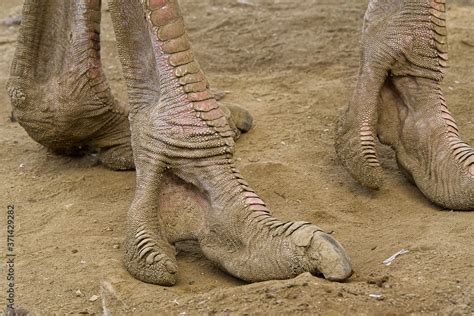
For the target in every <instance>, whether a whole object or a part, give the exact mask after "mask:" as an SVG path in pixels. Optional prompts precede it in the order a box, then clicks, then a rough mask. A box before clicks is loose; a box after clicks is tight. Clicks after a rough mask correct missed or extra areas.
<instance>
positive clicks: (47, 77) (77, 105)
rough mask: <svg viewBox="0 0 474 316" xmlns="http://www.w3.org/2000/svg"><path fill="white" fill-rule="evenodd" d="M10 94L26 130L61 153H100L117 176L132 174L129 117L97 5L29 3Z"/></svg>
mask: <svg viewBox="0 0 474 316" xmlns="http://www.w3.org/2000/svg"><path fill="white" fill-rule="evenodd" d="M8 93H9V95H10V98H11V103H12V107H13V113H14V115H15V117H16V118H17V119H18V122H19V123H20V125H21V126H23V128H24V129H25V130H26V131H27V132H28V134H29V135H30V136H31V137H32V138H33V139H34V140H36V141H37V142H39V143H40V144H42V145H44V146H46V147H48V148H50V149H52V150H54V151H56V152H60V153H74V152H79V151H83V150H87V149H94V150H99V154H98V156H99V159H100V160H101V161H102V162H103V163H104V164H105V165H107V166H108V167H110V168H112V169H130V168H133V160H132V151H131V146H130V128H129V124H128V120H127V111H126V110H125V109H124V108H123V107H122V106H120V104H118V102H117V101H116V100H114V97H113V96H112V94H111V91H110V88H109V86H108V84H107V80H106V78H105V75H104V73H103V71H102V68H101V61H100V1H99V0H77V1H69V0H68V1H64V0H26V1H25V3H24V6H23V20H22V24H21V27H20V34H19V37H18V43H17V49H16V52H15V56H14V59H13V64H12V67H11V73H10V80H9V82H8Z"/></svg>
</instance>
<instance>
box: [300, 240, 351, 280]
mask: <svg viewBox="0 0 474 316" xmlns="http://www.w3.org/2000/svg"><path fill="white" fill-rule="evenodd" d="M307 253H308V255H309V257H310V259H311V261H312V264H314V267H315V268H316V269H317V272H320V273H322V274H323V275H324V278H326V279H327V280H330V281H344V280H346V279H348V278H349V277H350V276H351V275H352V273H353V271H352V265H351V262H350V260H349V258H348V257H347V255H346V253H345V251H344V248H342V246H341V244H339V243H338V242H337V241H336V240H335V239H334V238H332V237H331V236H330V235H328V234H326V233H324V232H322V231H316V232H315V233H314V234H313V235H312V239H311V245H310V247H309V248H308V251H307ZM315 272H316V271H315Z"/></svg>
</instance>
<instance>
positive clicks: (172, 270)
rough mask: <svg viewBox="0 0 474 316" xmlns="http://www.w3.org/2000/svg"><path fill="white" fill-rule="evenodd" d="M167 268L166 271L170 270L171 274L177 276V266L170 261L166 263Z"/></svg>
mask: <svg viewBox="0 0 474 316" xmlns="http://www.w3.org/2000/svg"><path fill="white" fill-rule="evenodd" d="M165 267H166V270H168V272H169V273H171V274H175V273H176V272H177V271H178V270H177V268H176V266H175V265H174V264H173V263H172V262H171V261H169V260H166V261H165Z"/></svg>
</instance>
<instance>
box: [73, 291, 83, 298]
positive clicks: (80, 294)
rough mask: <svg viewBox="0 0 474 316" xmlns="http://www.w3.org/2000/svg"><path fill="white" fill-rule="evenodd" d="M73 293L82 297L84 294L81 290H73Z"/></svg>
mask: <svg viewBox="0 0 474 316" xmlns="http://www.w3.org/2000/svg"><path fill="white" fill-rule="evenodd" d="M74 294H76V296H77V297H83V296H84V294H82V292H81V290H77V291H76V292H74Z"/></svg>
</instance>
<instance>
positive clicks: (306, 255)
mask: <svg viewBox="0 0 474 316" xmlns="http://www.w3.org/2000/svg"><path fill="white" fill-rule="evenodd" d="M111 12H112V15H113V22H114V28H115V31H116V35H117V41H118V47H119V53H120V57H121V61H122V65H123V70H124V76H125V78H126V80H127V85H128V89H129V99H130V102H131V106H132V110H131V115H130V120H131V130H132V148H133V153H134V159H135V164H136V169H137V187H136V192H135V198H134V200H133V202H132V205H131V207H130V210H129V213H128V224H127V236H126V240H125V265H126V266H127V269H128V270H129V271H130V272H131V273H132V274H133V275H134V276H135V277H137V278H139V279H141V280H143V281H145V282H151V283H157V284H163V285H172V284H174V283H175V282H176V270H177V266H176V259H175V256H174V248H173V246H172V243H173V242H175V241H177V240H183V239H196V240H198V242H199V244H200V246H201V248H202V251H203V253H204V254H205V255H206V256H207V257H208V258H209V259H210V260H212V261H214V262H215V263H217V264H218V265H219V266H220V267H221V268H222V269H224V270H225V271H227V272H229V273H231V274H233V275H234V276H236V277H238V278H241V279H244V280H248V281H260V280H268V279H282V278H290V277H293V276H296V275H298V274H300V273H302V272H307V271H309V272H313V273H322V274H323V275H324V276H325V277H326V278H328V279H330V280H344V279H346V278H348V277H349V276H350V275H351V273H352V269H351V265H350V262H349V260H348V258H347V256H346V255H345V252H344V250H343V248H342V247H341V246H340V245H339V243H338V242H337V241H336V240H334V239H333V238H332V237H331V236H329V235H328V234H326V233H324V232H323V231H322V230H321V229H320V228H318V227H316V226H314V225H312V224H310V223H307V222H283V221H280V220H278V219H276V218H274V217H272V215H271V214H270V211H269V210H268V209H267V207H266V206H265V203H264V202H263V201H262V200H261V199H260V198H259V197H258V195H257V194H256V193H255V192H254V190H253V189H252V188H251V187H250V186H249V184H248V183H247V182H246V181H245V180H244V179H243V178H242V176H241V175H240V173H239V171H238V170H237V169H236V167H235V164H234V159H233V152H234V139H233V137H234V136H235V131H234V129H233V128H231V127H230V126H229V123H228V121H227V119H226V118H225V116H224V114H223V111H222V109H221V108H220V107H219V105H218V104H217V102H216V101H215V99H214V98H213V96H212V95H211V93H210V92H209V90H208V85H207V81H206V79H205V77H204V74H203V72H202V70H201V68H200V66H199V64H198V63H197V62H196V60H195V58H194V55H193V52H192V49H191V46H190V43H189V40H188V37H187V35H186V32H185V28H184V24H183V18H182V16H181V14H180V11H179V7H178V3H177V1H172V0H148V1H139V0H114V1H112V2H111ZM171 175H174V177H175V178H179V181H181V182H182V183H183V184H185V185H186V186H187V187H188V188H189V191H190V192H192V195H193V196H194V198H195V199H196V200H197V201H198V204H199V209H200V214H192V212H191V213H190V212H189V211H184V210H183V209H176V210H175V213H176V214H174V216H173V220H174V221H175V222H173V221H172V220H171V219H170V218H169V217H167V216H165V215H164V214H162V209H163V207H162V205H163V204H165V203H167V202H166V199H164V198H163V196H161V199H158V196H159V194H160V193H162V192H163V190H164V189H165V186H166V183H165V180H166V179H169V178H170V177H171Z"/></svg>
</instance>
